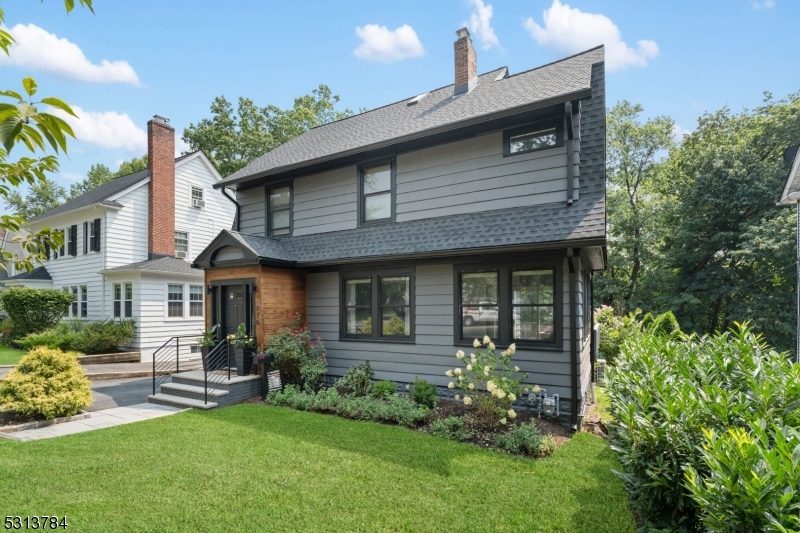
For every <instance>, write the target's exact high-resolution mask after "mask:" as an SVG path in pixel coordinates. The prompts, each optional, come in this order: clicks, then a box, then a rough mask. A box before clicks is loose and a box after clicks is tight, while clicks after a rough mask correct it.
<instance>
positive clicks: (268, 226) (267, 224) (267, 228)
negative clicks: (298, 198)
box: [264, 181, 294, 239]
mask: <svg viewBox="0 0 800 533" xmlns="http://www.w3.org/2000/svg"><path fill="white" fill-rule="evenodd" d="M286 187H289V233H285V234H283V235H273V234H272V232H273V231H274V230H275V228H273V227H272V210H271V209H270V205H269V195H270V191H274V190H275V189H284V188H286ZM278 211H285V209H279V210H278ZM278 229H285V228H278ZM264 232H265V235H266V236H267V237H272V238H276V239H280V238H283V237H291V236H292V233H293V232H294V181H284V182H280V183H274V184H272V185H268V186H266V187H265V188H264Z"/></svg>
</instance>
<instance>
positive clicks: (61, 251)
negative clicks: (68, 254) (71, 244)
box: [58, 229, 68, 257]
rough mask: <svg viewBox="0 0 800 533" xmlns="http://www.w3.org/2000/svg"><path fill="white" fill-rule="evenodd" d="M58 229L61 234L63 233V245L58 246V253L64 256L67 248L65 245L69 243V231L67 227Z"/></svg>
mask: <svg viewBox="0 0 800 533" xmlns="http://www.w3.org/2000/svg"><path fill="white" fill-rule="evenodd" d="M58 231H59V234H60V235H61V246H59V247H58V255H59V257H64V249H65V246H66V245H67V244H68V243H67V233H68V232H67V230H66V229H61V230H58Z"/></svg>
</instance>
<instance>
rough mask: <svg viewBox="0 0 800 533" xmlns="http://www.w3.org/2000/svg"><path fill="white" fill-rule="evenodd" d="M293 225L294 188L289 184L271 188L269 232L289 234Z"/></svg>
mask: <svg viewBox="0 0 800 533" xmlns="http://www.w3.org/2000/svg"><path fill="white" fill-rule="evenodd" d="M291 225H292V190H291V187H289V186H288V185H287V186H286V187H278V188H275V189H270V190H269V234H270V235H289V232H290V231H291Z"/></svg>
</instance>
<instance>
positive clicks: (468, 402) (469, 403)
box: [464, 396, 472, 405]
mask: <svg viewBox="0 0 800 533" xmlns="http://www.w3.org/2000/svg"><path fill="white" fill-rule="evenodd" d="M464 405H472V398H470V397H469V396H464Z"/></svg>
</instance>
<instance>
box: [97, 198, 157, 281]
mask: <svg viewBox="0 0 800 533" xmlns="http://www.w3.org/2000/svg"><path fill="white" fill-rule="evenodd" d="M149 197H150V194H149V186H148V184H147V183H145V184H142V185H140V186H139V187H138V188H136V189H134V190H132V191H130V192H128V193H127V194H125V195H123V196H122V197H120V198H118V199H117V200H116V201H117V202H118V203H120V204H122V205H123V206H124V207H123V208H122V209H120V210H119V211H109V212H108V216H107V217H106V219H107V221H108V227H107V228H106V231H104V232H103V233H104V234H105V235H107V236H109V237H110V238H106V239H105V242H103V241H101V243H100V244H101V246H102V248H103V250H105V253H106V254H107V259H106V268H114V267H118V266H122V265H129V264H131V263H135V262H137V261H145V260H146V259H147V238H148V237H147V213H148V209H149V208H148V205H147V204H148V200H149Z"/></svg>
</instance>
